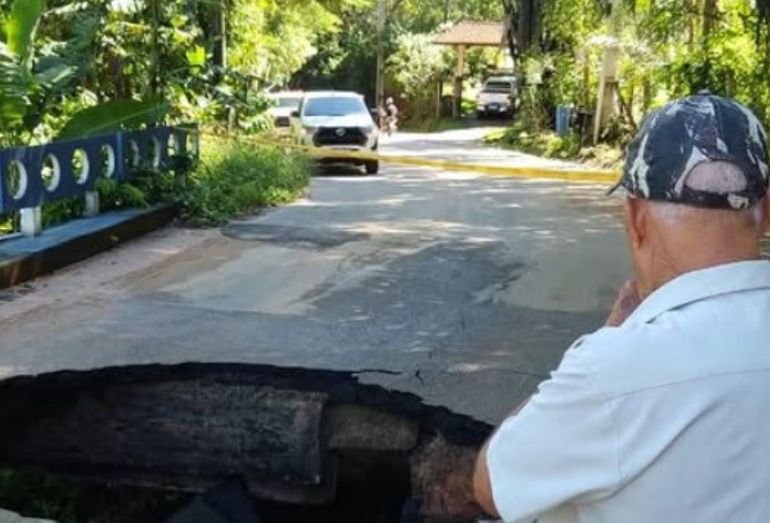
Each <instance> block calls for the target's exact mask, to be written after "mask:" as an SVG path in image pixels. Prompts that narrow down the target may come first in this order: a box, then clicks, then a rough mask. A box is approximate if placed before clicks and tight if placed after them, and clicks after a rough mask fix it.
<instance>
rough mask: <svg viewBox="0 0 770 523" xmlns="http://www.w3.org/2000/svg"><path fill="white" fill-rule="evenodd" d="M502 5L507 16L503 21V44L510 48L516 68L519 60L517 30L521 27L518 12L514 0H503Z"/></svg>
mask: <svg viewBox="0 0 770 523" xmlns="http://www.w3.org/2000/svg"><path fill="white" fill-rule="evenodd" d="M502 3H503V13H504V14H505V15H504V19H503V27H504V30H503V39H504V42H503V43H504V45H506V46H507V47H508V52H509V53H510V54H511V59H512V60H513V63H514V67H515V66H516V65H517V63H518V58H519V49H518V39H517V38H516V30H517V28H518V25H519V21H518V12H517V10H516V4H515V3H514V0H502Z"/></svg>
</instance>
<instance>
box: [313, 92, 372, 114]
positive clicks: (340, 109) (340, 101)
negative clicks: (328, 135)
mask: <svg viewBox="0 0 770 523" xmlns="http://www.w3.org/2000/svg"><path fill="white" fill-rule="evenodd" d="M365 112H366V106H365V105H364V102H363V100H361V99H360V98H357V97H356V98H354V97H348V98H343V97H340V96H334V97H332V96H330V97H328V98H311V99H309V100H308V101H307V103H306V104H305V116H346V115H349V114H359V113H365Z"/></svg>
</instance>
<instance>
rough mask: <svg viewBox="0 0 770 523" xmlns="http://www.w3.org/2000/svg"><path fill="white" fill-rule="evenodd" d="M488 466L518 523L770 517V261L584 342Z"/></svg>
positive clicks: (655, 305)
mask: <svg viewBox="0 0 770 523" xmlns="http://www.w3.org/2000/svg"><path fill="white" fill-rule="evenodd" d="M487 465H488V468H489V474H490V479H491V484H492V493H493V498H494V501H495V506H496V507H497V508H498V510H499V511H500V514H501V516H502V517H503V519H504V520H505V521H506V522H509V523H512V522H516V523H519V522H522V523H524V522H526V523H530V522H532V521H533V520H535V519H538V520H539V521H540V522H541V523H546V522H548V523H550V522H552V521H579V522H580V523H653V522H655V523H657V522H672V523H684V522H688V523H689V522H693V523H724V522H728V521H735V522H740V523H751V522H767V521H770V263H768V262H766V261H749V262H740V263H731V264H727V265H722V266H718V267H713V268H709V269H705V270H701V271H695V272H691V273H687V274H684V275H682V276H680V277H678V278H676V279H675V280H673V281H671V282H669V283H667V284H666V285H664V286H663V287H661V288H659V289H658V290H656V291H655V292H654V293H652V294H651V295H650V296H648V297H647V299H645V300H644V302H642V304H641V305H640V306H639V307H638V308H637V309H636V310H635V311H634V313H633V314H632V315H631V316H630V317H629V318H628V319H627V320H626V321H625V322H624V323H623V325H621V326H620V327H617V328H612V327H605V328H602V329H600V330H598V331H597V332H595V333H593V334H591V335H588V336H585V337H583V338H581V339H580V340H578V341H577V342H575V344H574V345H573V346H572V347H571V348H570V349H569V350H568V351H567V352H566V353H565V355H564V358H563V360H562V362H561V364H560V365H559V368H558V369H557V370H556V371H555V372H554V373H553V374H552V375H551V378H550V379H549V380H547V381H545V382H543V383H542V384H541V385H540V387H539V389H538V392H537V394H535V395H534V396H533V397H532V399H531V400H530V402H529V403H528V404H527V406H526V407H524V409H522V411H521V412H520V413H519V414H518V415H516V416H514V417H512V418H509V419H508V420H507V421H505V422H504V423H503V425H502V426H501V427H500V429H499V431H498V432H497V433H496V435H495V436H494V437H493V438H492V441H491V442H490V446H489V450H488V454H487Z"/></svg>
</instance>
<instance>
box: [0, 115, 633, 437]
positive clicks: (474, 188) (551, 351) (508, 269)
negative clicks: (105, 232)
mask: <svg viewBox="0 0 770 523" xmlns="http://www.w3.org/2000/svg"><path fill="white" fill-rule="evenodd" d="M484 132H485V131H484V130H483V129H468V130H461V131H452V132H447V133H438V134H422V135H413V134H406V133H402V134H399V135H397V136H395V137H394V138H393V139H392V140H390V141H389V142H387V143H385V144H384V145H383V146H382V152H383V153H384V154H399V155H403V154H410V155H420V156H424V157H428V158H441V159H449V160H462V161H472V162H477V163H490V164H507V165H542V164H544V163H545V164H548V163H550V162H545V161H543V160H540V159H537V158H534V157H530V156H525V155H520V154H516V153H512V152H508V151H503V150H500V149H495V148H491V147H483V146H481V145H479V144H478V139H479V138H480V137H481V136H483V134H484ZM604 192H605V188H604V187H602V186H598V185H592V184H580V183H563V182H554V181H535V180H516V179H508V178H491V177H485V176H481V175H476V174H474V173H470V172H469V173H456V172H455V173H445V172H440V171H436V170H432V169H423V168H414V167H408V168H405V167H399V166H395V165H384V166H383V169H382V173H381V174H380V175H379V176H363V175H361V174H360V173H358V172H357V171H355V170H351V169H346V168H342V169H337V170H331V171H329V172H326V173H324V174H323V175H321V176H318V177H316V178H315V179H314V180H313V183H312V187H311V193H310V196H309V197H308V198H307V199H305V200H302V201H299V202H296V203H295V204H293V205H290V206H287V207H284V208H281V209H275V210H271V211H268V212H265V213H262V214H259V215H256V216H253V217H246V218H243V219H240V220H237V221H234V222H233V223H231V224H230V225H228V226H227V227H224V228H223V229H222V230H221V231H189V230H183V229H175V228H169V229H166V230H164V231H161V232H159V233H155V234H154V235H150V236H149V237H147V238H144V239H141V240H138V241H136V242H133V243H130V244H127V245H125V246H123V247H120V248H118V249H116V250H114V251H111V252H110V253H107V254H105V255H103V256H101V257H98V258H96V259H94V260H89V261H87V262H84V263H83V264H79V265H77V266H74V267H72V268H70V269H67V270H65V271H62V272H61V273H59V274H56V275H53V276H50V277H48V278H44V279H41V280H38V281H36V282H33V283H32V284H31V285H27V286H24V287H20V288H17V289H14V290H11V291H9V292H6V293H4V294H3V295H2V296H0V300H2V302H3V303H2V305H0V328H1V329H2V333H3V335H2V337H0V371H1V372H2V373H3V374H5V375H12V374H26V373H40V372H45V371H51V370H58V369H88V368H95V367H101V366H108V365H123V364H130V363H151V362H160V363H176V362H183V361H217V362H254V363H267V364H276V365H286V366H298V367H310V368H326V369H342V370H352V371H357V372H358V376H359V377H360V379H361V380H362V381H364V382H371V383H378V384H382V385H384V386H387V387H392V388H396V389H399V390H405V391H409V392H413V393H416V394H418V395H420V396H421V397H423V398H424V399H425V401H426V402H428V403H431V404H437V405H443V406H447V407H449V408H451V409H453V410H455V411H457V412H461V413H465V414H470V415H472V416H474V417H476V418H478V419H480V420H484V421H489V422H497V421H499V420H500V419H501V418H502V417H503V416H504V415H505V413H506V412H508V411H510V410H511V409H512V408H513V407H514V406H515V405H516V404H517V403H518V402H519V401H521V400H522V399H524V398H526V397H527V396H528V395H529V394H530V393H531V392H532V391H533V390H534V389H535V387H536V386H537V384H538V383H539V382H540V381H541V380H542V379H543V378H544V377H545V376H547V375H548V373H549V372H550V371H551V370H552V369H553V368H555V366H556V365H557V364H558V362H559V359H560V357H561V354H562V353H563V351H564V350H565V349H566V348H567V347H568V346H569V345H570V344H571V342H572V341H573V340H574V339H576V338H577V337H579V336H580V335H581V334H583V333H585V332H589V331H592V330H594V329H596V328H597V327H598V326H599V325H600V324H601V323H602V321H603V319H604V317H605V315H606V314H607V311H608V309H609V306H610V304H611V302H612V299H613V297H614V293H615V289H616V288H617V287H618V286H619V285H620V283H621V282H622V281H623V280H624V279H625V278H626V277H627V276H628V275H629V273H630V266H629V261H628V257H627V255H626V251H625V244H624V238H623V233H622V228H621V225H620V217H619V215H620V205H619V201H617V200H614V199H612V198H606V197H605V196H604Z"/></svg>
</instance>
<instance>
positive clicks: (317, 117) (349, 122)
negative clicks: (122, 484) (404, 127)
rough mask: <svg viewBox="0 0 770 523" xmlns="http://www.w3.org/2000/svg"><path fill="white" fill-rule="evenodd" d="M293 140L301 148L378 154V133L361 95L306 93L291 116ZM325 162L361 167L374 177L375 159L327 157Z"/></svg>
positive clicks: (349, 93)
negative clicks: (309, 147) (308, 147)
mask: <svg viewBox="0 0 770 523" xmlns="http://www.w3.org/2000/svg"><path fill="white" fill-rule="evenodd" d="M291 129H292V131H291V132H292V136H293V137H294V141H295V143H297V144H300V145H308V146H314V147H323V148H325V149H335V150H340V151H364V152H370V151H377V146H378V144H379V138H380V132H379V129H378V128H377V124H376V123H375V121H374V119H373V118H372V114H371V112H370V110H369V109H368V108H367V106H366V104H365V103H364V97H363V95H361V94H358V93H354V92H344V91H318V92H310V93H305V96H304V97H303V98H302V101H301V102H300V104H299V108H298V109H297V110H296V111H294V112H293V113H292V118H291ZM322 161H323V162H325V163H347V164H353V165H363V166H364V167H365V168H366V173H367V174H376V173H377V172H378V171H379V168H380V164H379V162H378V161H376V160H358V159H350V158H344V157H339V158H334V157H333V156H332V157H328V158H324V159H323V160H322Z"/></svg>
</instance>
